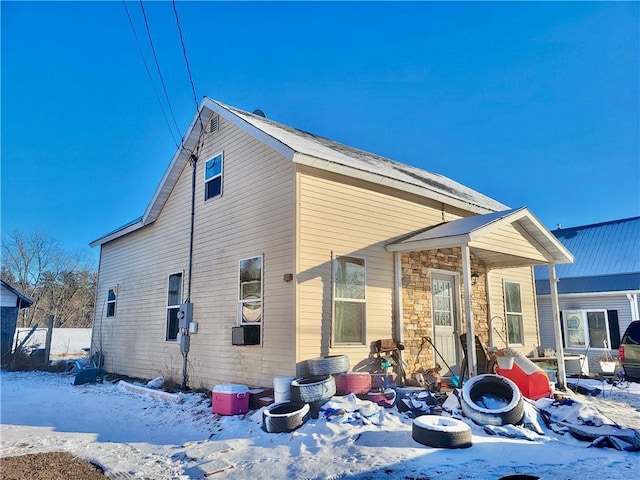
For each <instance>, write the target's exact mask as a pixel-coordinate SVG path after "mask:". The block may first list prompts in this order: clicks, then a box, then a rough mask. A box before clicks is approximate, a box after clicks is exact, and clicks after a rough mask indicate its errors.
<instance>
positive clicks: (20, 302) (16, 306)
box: [0, 280, 33, 365]
mask: <svg viewBox="0 0 640 480" xmlns="http://www.w3.org/2000/svg"><path fill="white" fill-rule="evenodd" d="M0 283H1V289H0V314H1V318H0V320H1V321H0V324H1V325H2V330H1V335H0V338H1V344H0V354H1V358H2V360H1V363H2V364H3V365H4V364H5V363H8V362H9V359H10V358H11V351H12V347H13V336H14V334H15V331H16V325H17V323H18V313H19V312H20V309H22V308H27V307H30V306H31V305H33V300H31V299H30V298H29V297H27V296H26V295H25V294H23V293H21V292H19V291H18V290H16V289H15V288H13V287H12V286H11V285H9V284H8V283H7V282H5V281H4V280H0Z"/></svg>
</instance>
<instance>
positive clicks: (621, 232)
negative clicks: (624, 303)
mask: <svg viewBox="0 0 640 480" xmlns="http://www.w3.org/2000/svg"><path fill="white" fill-rule="evenodd" d="M551 233H552V234H553V235H554V236H555V237H556V238H558V240H560V241H561V242H562V244H563V245H565V246H566V247H567V248H569V249H570V250H571V251H572V252H573V253H574V254H575V257H576V260H575V262H574V263H573V264H571V265H561V266H558V267H556V275H557V277H558V278H559V279H560V280H561V281H560V282H559V283H558V292H559V293H580V292H604V291H625V290H640V217H631V218H625V219H621V220H612V221H609V222H603V223H595V224H591V225H581V226H578V227H572V228H559V229H556V230H552V231H551ZM535 277H536V286H537V288H538V293H539V294H542V295H544V294H546V293H548V291H549V280H548V279H549V272H548V271H547V269H545V268H538V267H536V269H535Z"/></svg>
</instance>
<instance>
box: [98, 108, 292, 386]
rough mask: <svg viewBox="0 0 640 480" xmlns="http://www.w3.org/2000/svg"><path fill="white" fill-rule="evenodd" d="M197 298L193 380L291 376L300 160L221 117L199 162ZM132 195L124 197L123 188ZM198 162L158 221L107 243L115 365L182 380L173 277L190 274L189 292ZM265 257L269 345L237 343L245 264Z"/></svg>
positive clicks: (104, 255)
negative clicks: (216, 175) (171, 326)
mask: <svg viewBox="0 0 640 480" xmlns="http://www.w3.org/2000/svg"><path fill="white" fill-rule="evenodd" d="M220 151H224V184H223V196H222V197H220V198H216V199H211V200H208V201H206V202H205V201H204V191H203V179H204V173H203V169H204V164H205V162H206V160H207V159H209V158H210V157H212V156H213V155H215V154H216V153H218V152H220ZM196 173H197V177H196V179H197V180H196V196H195V198H196V213H195V215H196V216H195V218H196V221H195V242H194V255H193V280H192V291H191V301H192V302H193V304H194V320H195V321H197V322H198V324H199V330H198V333H197V335H193V336H192V337H191V351H190V352H189V369H188V371H189V377H190V378H189V385H190V386H192V387H199V386H203V387H206V388H211V386H212V385H213V384H217V383H231V382H233V383H244V384H249V385H265V386H268V385H272V382H273V376H274V375H278V374H293V373H294V364H295V342H294V330H295V329H294V325H295V322H294V305H295V298H294V293H295V289H294V286H293V283H286V282H284V281H283V274H285V273H292V272H294V265H295V263H294V256H293V252H294V251H295V248H294V245H295V243H294V242H295V230H294V221H295V190H294V189H295V175H294V167H293V164H292V163H291V162H289V161H287V160H286V159H285V158H284V157H282V156H281V155H280V154H278V153H276V152H274V151H273V150H271V149H270V148H268V147H266V146H264V145H263V144H262V143H260V142H257V141H256V140H254V139H253V138H252V137H250V136H249V135H247V134H245V133H244V132H242V131H241V130H239V129H237V128H236V127H234V126H232V125H231V124H230V123H227V122H225V121H223V120H221V124H220V130H219V131H218V132H215V133H214V134H211V135H208V136H207V137H206V138H205V144H204V148H203V149H202V151H201V154H200V159H199V162H198V165H197V172H196ZM123 194H126V193H123ZM190 212H191V166H189V165H187V166H186V167H185V170H184V171H183V172H182V174H181V176H180V178H179V180H178V182H177V184H176V186H175V188H174V189H173V191H172V193H171V195H170V196H169V199H168V201H167V203H166V205H165V206H164V208H163V210H162V212H161V213H160V215H159V217H158V219H157V221H156V222H155V223H153V224H151V225H149V226H147V227H145V228H143V229H141V230H138V231H136V232H134V233H131V234H129V235H126V236H124V237H121V238H119V239H117V240H115V241H112V242H110V243H107V244H105V245H103V247H102V251H101V263H100V283H99V287H98V298H97V307H96V321H95V332H94V335H95V336H96V341H98V342H99V338H100V334H102V349H103V350H104V351H105V361H106V363H105V366H106V368H107V370H109V371H117V372H119V373H123V374H127V375H131V376H136V377H142V378H151V377H153V376H156V375H171V376H173V377H174V378H175V379H176V380H177V381H181V379H182V355H181V353H180V349H179V346H178V345H177V343H176V342H167V341H165V328H166V302H167V280H168V276H169V274H171V273H176V272H183V280H184V287H183V298H186V295H187V288H188V286H187V278H188V265H189V258H188V253H189V228H190ZM262 254H264V267H263V275H264V292H263V293H264V296H263V298H264V304H263V305H264V329H263V335H264V341H263V345H262V346H245V347H240V346H238V347H236V346H232V345H231V328H232V327H233V326H235V325H236V319H237V299H238V261H239V260H240V259H241V258H247V257H252V256H258V255H262ZM115 285H117V287H118V301H117V307H116V317H115V318H113V319H111V318H110V319H107V318H105V317H104V314H105V309H104V305H105V298H106V294H107V289H108V288H109V287H111V286H115Z"/></svg>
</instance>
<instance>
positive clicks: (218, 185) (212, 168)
mask: <svg viewBox="0 0 640 480" xmlns="http://www.w3.org/2000/svg"><path fill="white" fill-rule="evenodd" d="M223 168H224V154H223V153H222V152H220V153H218V154H217V155H216V156H215V157H213V158H211V159H209V160H207V161H206V162H205V163H204V199H205V200H209V199H211V198H215V197H219V196H220V195H222V173H223Z"/></svg>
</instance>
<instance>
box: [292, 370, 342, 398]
mask: <svg viewBox="0 0 640 480" xmlns="http://www.w3.org/2000/svg"><path fill="white" fill-rule="evenodd" d="M335 394H336V382H335V380H334V378H333V377H332V376H331V375H327V376H325V377H310V378H304V377H303V378H296V379H295V380H294V381H293V382H291V400H292V401H293V402H299V403H312V402H317V401H318V400H326V399H329V398H331V397H333V396H334V395H335Z"/></svg>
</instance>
